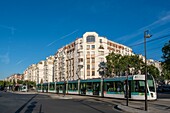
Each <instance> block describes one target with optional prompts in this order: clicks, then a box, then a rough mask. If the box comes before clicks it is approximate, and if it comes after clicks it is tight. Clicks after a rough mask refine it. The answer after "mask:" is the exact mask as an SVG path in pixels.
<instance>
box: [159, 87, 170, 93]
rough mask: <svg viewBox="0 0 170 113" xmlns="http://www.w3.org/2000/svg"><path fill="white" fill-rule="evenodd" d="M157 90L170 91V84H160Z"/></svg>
mask: <svg viewBox="0 0 170 113" xmlns="http://www.w3.org/2000/svg"><path fill="white" fill-rule="evenodd" d="M157 91H158V92H169V91H170V85H162V86H158V88H157Z"/></svg>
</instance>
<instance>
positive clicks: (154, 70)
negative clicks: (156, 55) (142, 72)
mask: <svg viewBox="0 0 170 113" xmlns="http://www.w3.org/2000/svg"><path fill="white" fill-rule="evenodd" d="M147 70H148V73H149V74H150V75H152V76H153V77H154V78H155V79H156V80H158V79H159V74H160V73H159V70H158V68H156V67H155V66H153V65H149V66H147Z"/></svg>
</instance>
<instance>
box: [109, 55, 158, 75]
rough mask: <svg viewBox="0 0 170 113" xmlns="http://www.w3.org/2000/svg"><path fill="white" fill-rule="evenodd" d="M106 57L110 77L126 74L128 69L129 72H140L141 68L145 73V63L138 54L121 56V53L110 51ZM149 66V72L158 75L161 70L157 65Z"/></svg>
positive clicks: (142, 72)
mask: <svg viewBox="0 0 170 113" xmlns="http://www.w3.org/2000/svg"><path fill="white" fill-rule="evenodd" d="M106 59H107V68H108V70H107V71H108V72H107V76H109V77H111V76H121V75H125V71H128V73H129V74H138V73H139V70H141V74H144V73H145V64H144V62H143V61H142V59H140V58H139V56H138V55H132V56H128V55H125V56H121V55H120V54H115V53H110V54H109V55H108V56H106ZM147 67H148V73H149V74H151V75H153V76H154V77H158V75H159V70H158V69H157V68H156V67H155V66H153V65H151V66H147ZM130 69H131V71H130ZM130 72H131V73H130Z"/></svg>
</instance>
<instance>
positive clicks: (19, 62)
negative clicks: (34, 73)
mask: <svg viewBox="0 0 170 113" xmlns="http://www.w3.org/2000/svg"><path fill="white" fill-rule="evenodd" d="M23 61H24V60H20V61H18V62H17V63H16V65H19V64H21V63H22V62H23Z"/></svg>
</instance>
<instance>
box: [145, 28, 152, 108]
mask: <svg viewBox="0 0 170 113" xmlns="http://www.w3.org/2000/svg"><path fill="white" fill-rule="evenodd" d="M151 36H152V35H150V34H149V30H146V31H144V51H145V111H147V110H148V103H147V58H146V38H150V37H151Z"/></svg>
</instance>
